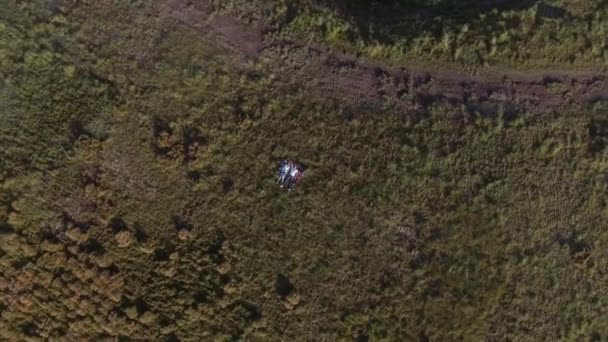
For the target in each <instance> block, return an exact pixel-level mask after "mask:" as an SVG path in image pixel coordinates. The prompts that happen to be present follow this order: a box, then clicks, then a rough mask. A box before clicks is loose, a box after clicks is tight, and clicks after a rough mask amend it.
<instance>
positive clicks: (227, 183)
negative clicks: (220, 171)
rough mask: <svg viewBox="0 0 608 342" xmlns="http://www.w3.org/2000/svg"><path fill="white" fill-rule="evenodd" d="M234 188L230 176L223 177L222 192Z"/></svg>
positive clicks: (227, 191)
mask: <svg viewBox="0 0 608 342" xmlns="http://www.w3.org/2000/svg"><path fill="white" fill-rule="evenodd" d="M232 190H234V181H233V180H232V178H230V177H224V179H223V180H222V192H223V193H225V194H226V193H229V192H231V191H232Z"/></svg>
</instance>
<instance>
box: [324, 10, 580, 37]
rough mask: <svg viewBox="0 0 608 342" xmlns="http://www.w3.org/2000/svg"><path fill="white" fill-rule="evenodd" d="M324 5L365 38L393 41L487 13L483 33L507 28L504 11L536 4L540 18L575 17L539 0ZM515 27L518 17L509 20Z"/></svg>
mask: <svg viewBox="0 0 608 342" xmlns="http://www.w3.org/2000/svg"><path fill="white" fill-rule="evenodd" d="M323 3H324V5H326V6H328V7H330V8H332V9H334V10H335V11H336V12H337V13H338V14H339V15H340V16H341V17H343V18H347V19H348V20H349V21H350V22H351V23H352V24H353V25H354V26H355V27H356V28H357V30H358V32H359V33H360V35H361V36H362V38H363V39H365V40H368V41H369V40H374V41H379V42H387V43H390V42H392V41H395V40H396V38H399V39H403V38H405V39H406V40H409V39H412V38H416V37H418V36H421V35H423V34H425V33H430V34H431V35H432V36H434V37H435V38H436V39H439V38H441V37H442V35H443V34H444V33H445V32H446V31H449V29H450V28H452V27H462V25H464V24H468V23H469V24H471V23H475V21H476V20H478V19H479V18H480V16H481V15H485V16H486V19H485V20H484V25H483V26H482V27H476V28H475V29H476V30H479V31H481V32H483V33H487V34H493V33H495V32H502V31H504V22H503V23H501V21H504V20H505V18H504V17H502V12H504V11H509V10H525V9H530V8H535V9H536V11H535V16H536V18H535V19H536V20H537V21H542V20H546V19H559V18H561V19H572V18H573V16H572V15H571V14H570V13H569V12H568V11H566V10H564V9H562V8H559V7H556V6H552V5H549V4H546V3H545V2H543V1H538V0H389V1H379V0H355V1H345V0H324V1H323ZM506 24H507V26H510V27H514V26H517V25H518V24H519V22H517V20H513V19H512V20H511V22H507V23H506Z"/></svg>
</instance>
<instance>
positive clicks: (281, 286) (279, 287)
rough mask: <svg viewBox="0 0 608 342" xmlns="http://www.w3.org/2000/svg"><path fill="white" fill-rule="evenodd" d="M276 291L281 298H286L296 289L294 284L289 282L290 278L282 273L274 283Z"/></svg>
mask: <svg viewBox="0 0 608 342" xmlns="http://www.w3.org/2000/svg"><path fill="white" fill-rule="evenodd" d="M274 289H275V291H276V293H277V294H278V295H279V296H280V297H281V298H285V297H287V296H289V295H290V294H291V292H292V291H293V289H294V287H293V284H292V283H291V282H290V281H289V278H287V277H286V276H285V275H283V274H282V273H279V274H277V277H276V279H275V282H274Z"/></svg>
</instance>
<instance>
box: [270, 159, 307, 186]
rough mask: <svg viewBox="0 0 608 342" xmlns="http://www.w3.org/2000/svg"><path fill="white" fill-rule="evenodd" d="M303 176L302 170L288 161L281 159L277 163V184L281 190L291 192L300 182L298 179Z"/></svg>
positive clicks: (299, 166)
mask: <svg viewBox="0 0 608 342" xmlns="http://www.w3.org/2000/svg"><path fill="white" fill-rule="evenodd" d="M302 175H304V168H303V167H302V166H301V165H299V164H297V163H295V162H293V161H291V160H288V159H283V160H281V162H280V163H279V171H278V173H277V178H278V179H277V184H280V185H281V188H283V187H284V188H287V189H288V190H289V191H292V190H293V189H294V188H295V187H296V185H298V183H299V182H300V178H302Z"/></svg>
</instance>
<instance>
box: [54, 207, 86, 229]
mask: <svg viewBox="0 0 608 342" xmlns="http://www.w3.org/2000/svg"><path fill="white" fill-rule="evenodd" d="M61 222H62V225H63V228H64V229H69V228H70V227H76V228H78V229H79V230H81V231H83V232H86V231H88V230H89V228H90V227H91V224H90V223H89V222H80V221H77V220H75V219H74V218H73V217H72V216H70V214H68V213H67V212H65V211H64V212H63V213H62V215H61Z"/></svg>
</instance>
